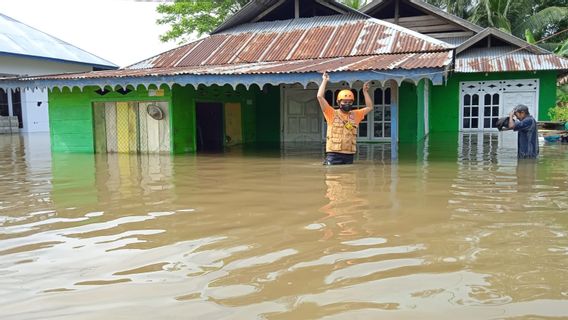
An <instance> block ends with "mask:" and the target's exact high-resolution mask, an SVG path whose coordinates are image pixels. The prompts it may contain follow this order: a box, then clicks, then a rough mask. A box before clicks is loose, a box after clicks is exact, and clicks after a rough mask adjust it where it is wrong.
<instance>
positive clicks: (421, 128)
mask: <svg viewBox="0 0 568 320" xmlns="http://www.w3.org/2000/svg"><path fill="white" fill-rule="evenodd" d="M425 81H427V80H424V79H423V80H420V81H419V82H418V86H417V87H416V140H418V141H420V140H423V139H424V138H425V137H426V128H425V126H426V124H425V122H424V110H425V108H426V106H425V103H426V101H424V87H425V86H426V83H425Z"/></svg>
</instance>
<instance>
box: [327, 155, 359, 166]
mask: <svg viewBox="0 0 568 320" xmlns="http://www.w3.org/2000/svg"><path fill="white" fill-rule="evenodd" d="M354 156H355V155H354V154H347V153H337V152H327V153H326V154H325V160H324V162H323V164H324V165H326V166H329V165H335V164H352V163H353V158H354Z"/></svg>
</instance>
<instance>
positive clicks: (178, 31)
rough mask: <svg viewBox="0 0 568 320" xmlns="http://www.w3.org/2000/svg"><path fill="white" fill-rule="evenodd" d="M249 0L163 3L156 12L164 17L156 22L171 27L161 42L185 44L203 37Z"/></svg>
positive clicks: (184, 0) (197, 0) (182, 0)
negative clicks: (194, 37)
mask: <svg viewBox="0 0 568 320" xmlns="http://www.w3.org/2000/svg"><path fill="white" fill-rule="evenodd" d="M247 2H248V0H210V1H202V0H175V1H174V2H173V3H172V2H170V3H162V4H160V5H158V7H157V9H156V11H157V12H158V13H160V14H162V17H161V18H160V19H158V20H157V21H156V22H157V23H158V24H165V25H169V26H170V30H168V31H167V32H166V33H165V34H163V35H161V36H160V40H161V41H163V42H167V41H170V40H177V42H178V43H184V42H187V41H188V40H190V39H191V37H192V36H195V35H197V36H201V35H203V34H206V33H209V32H211V31H212V30H214V29H215V28H216V27H217V26H219V25H220V24H221V23H222V22H223V21H224V20H225V19H226V18H227V16H230V15H231V14H234V13H235V12H237V11H238V10H239V9H241V8H242V7H243V6H244V5H245V4H246V3H247Z"/></svg>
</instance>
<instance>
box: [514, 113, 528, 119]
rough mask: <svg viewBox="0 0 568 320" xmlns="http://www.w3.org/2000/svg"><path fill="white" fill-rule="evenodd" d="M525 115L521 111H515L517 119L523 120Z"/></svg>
mask: <svg viewBox="0 0 568 320" xmlns="http://www.w3.org/2000/svg"><path fill="white" fill-rule="evenodd" d="M526 116H527V114H526V113H524V112H523V111H520V112H518V111H517V112H515V117H517V119H519V120H523V119H524V118H525V117H526Z"/></svg>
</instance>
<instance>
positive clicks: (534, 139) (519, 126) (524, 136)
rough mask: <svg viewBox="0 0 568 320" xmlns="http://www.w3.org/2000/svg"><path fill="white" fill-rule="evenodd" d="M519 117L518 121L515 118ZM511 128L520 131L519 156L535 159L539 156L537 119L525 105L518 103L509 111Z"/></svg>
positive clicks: (520, 157)
mask: <svg viewBox="0 0 568 320" xmlns="http://www.w3.org/2000/svg"><path fill="white" fill-rule="evenodd" d="M513 117H516V118H517V121H515V119H513ZM509 129H513V130H514V131H517V132H518V139H517V140H518V141H517V149H518V150H517V152H518V153H517V157H518V158H519V159H534V158H536V157H537V156H538V129H537V125H536V120H535V119H534V118H533V117H532V116H531V115H530V114H529V108H528V107H527V106H525V105H522V104H519V105H517V106H516V107H515V108H514V109H513V110H512V111H511V112H510V113H509Z"/></svg>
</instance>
